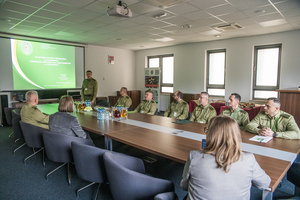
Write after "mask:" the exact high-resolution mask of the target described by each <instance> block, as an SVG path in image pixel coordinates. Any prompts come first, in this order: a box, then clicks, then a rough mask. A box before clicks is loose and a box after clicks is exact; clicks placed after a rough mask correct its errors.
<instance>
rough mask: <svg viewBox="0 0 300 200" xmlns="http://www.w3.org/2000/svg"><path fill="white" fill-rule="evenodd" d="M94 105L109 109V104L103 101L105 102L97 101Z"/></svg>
mask: <svg viewBox="0 0 300 200" xmlns="http://www.w3.org/2000/svg"><path fill="white" fill-rule="evenodd" d="M96 105H97V106H104V107H110V103H109V102H107V101H105V100H97V101H96Z"/></svg>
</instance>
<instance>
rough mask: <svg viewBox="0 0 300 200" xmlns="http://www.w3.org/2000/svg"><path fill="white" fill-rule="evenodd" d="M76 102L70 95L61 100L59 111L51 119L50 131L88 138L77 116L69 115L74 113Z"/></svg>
mask: <svg viewBox="0 0 300 200" xmlns="http://www.w3.org/2000/svg"><path fill="white" fill-rule="evenodd" d="M73 109H74V100H73V98H72V97H71V96H69V95H64V96H62V97H61V98H60V100H59V105H58V111H59V112H56V113H54V114H52V115H50V117H49V129H50V131H53V132H56V133H61V134H66V135H70V136H76V137H81V138H87V135H86V133H85V132H84V131H83V130H82V128H81V126H80V124H79V121H78V119H77V117H76V116H74V115H71V114H69V112H70V113H72V112H73Z"/></svg>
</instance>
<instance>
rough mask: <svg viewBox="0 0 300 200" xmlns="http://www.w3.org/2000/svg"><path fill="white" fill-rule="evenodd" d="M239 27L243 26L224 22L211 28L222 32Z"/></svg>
mask: <svg viewBox="0 0 300 200" xmlns="http://www.w3.org/2000/svg"><path fill="white" fill-rule="evenodd" d="M240 28H243V27H242V26H241V25H239V24H237V23H232V24H225V25H221V26H215V27H213V29H215V30H217V31H222V32H224V31H230V30H235V29H240Z"/></svg>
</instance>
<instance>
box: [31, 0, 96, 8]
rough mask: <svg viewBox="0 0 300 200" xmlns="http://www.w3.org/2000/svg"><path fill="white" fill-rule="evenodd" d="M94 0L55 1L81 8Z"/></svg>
mask: <svg viewBox="0 0 300 200" xmlns="http://www.w3.org/2000/svg"><path fill="white" fill-rule="evenodd" d="M36 1H37V0H36ZM94 1H95V0H84V1H78V0H77V1H74V0H55V2H59V3H63V4H66V5H69V6H72V7H77V8H81V7H84V6H86V5H89V4H90V3H92V2H94Z"/></svg>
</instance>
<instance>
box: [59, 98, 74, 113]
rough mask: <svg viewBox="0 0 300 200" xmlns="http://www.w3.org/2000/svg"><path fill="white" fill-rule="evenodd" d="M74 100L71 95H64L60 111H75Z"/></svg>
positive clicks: (61, 99)
mask: <svg viewBox="0 0 300 200" xmlns="http://www.w3.org/2000/svg"><path fill="white" fill-rule="evenodd" d="M73 105H74V100H73V98H72V97H71V96H70V95H64V96H62V97H61V98H60V100H59V105H58V111H59V112H73Z"/></svg>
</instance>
